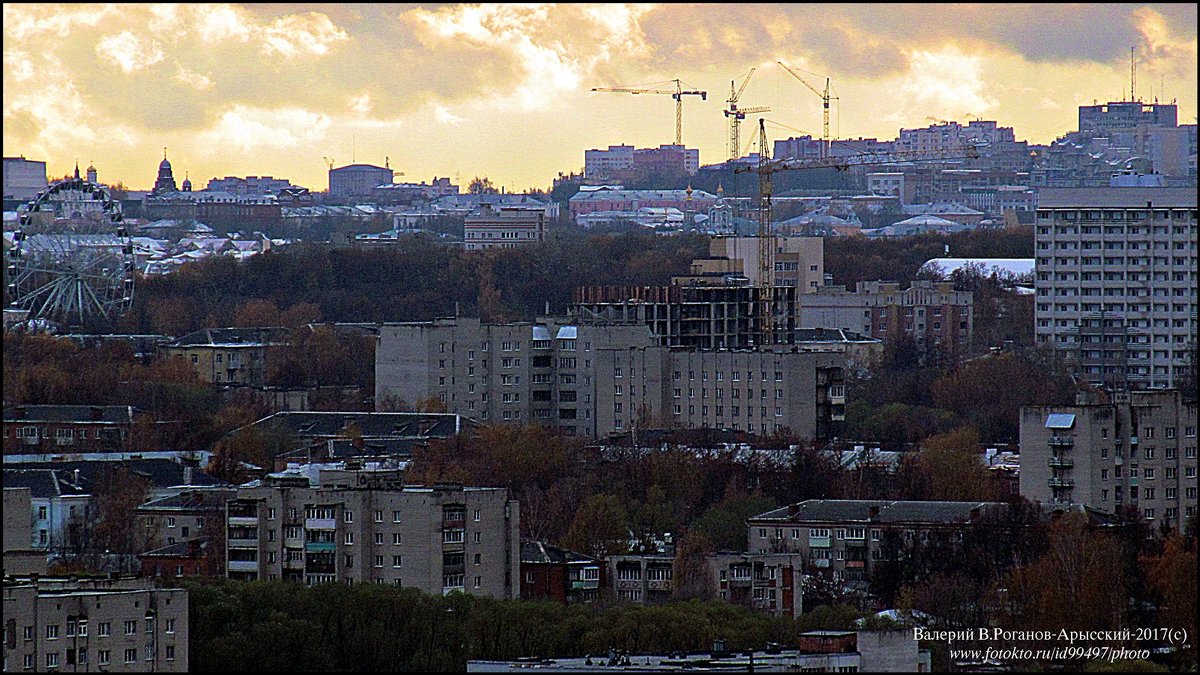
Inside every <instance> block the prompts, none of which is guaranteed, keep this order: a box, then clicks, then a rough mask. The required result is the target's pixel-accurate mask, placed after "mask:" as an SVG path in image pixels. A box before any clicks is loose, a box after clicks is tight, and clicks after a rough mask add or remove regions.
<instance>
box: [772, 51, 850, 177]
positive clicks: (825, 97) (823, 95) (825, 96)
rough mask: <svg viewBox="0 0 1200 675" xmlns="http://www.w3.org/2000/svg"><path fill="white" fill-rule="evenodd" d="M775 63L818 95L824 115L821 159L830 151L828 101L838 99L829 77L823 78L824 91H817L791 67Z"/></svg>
mask: <svg viewBox="0 0 1200 675" xmlns="http://www.w3.org/2000/svg"><path fill="white" fill-rule="evenodd" d="M776 63H778V64H779V65H781V66H783V69H784V70H786V71H788V72H789V73H791V75H792V77H794V78H796V79H797V80H800V83H801V84H803V85H804V86H806V87H808V88H809V89H810V90H812V93H814V94H816V95H817V96H818V97H820V99H821V107H822V110H823V115H824V126H823V133H822V135H821V158H822V159H823V158H825V157H828V156H829V151H830V147H829V102H830V101H831V100H833V101H837V100H839V99H838V97H837V96H834V95H833V94H831V93H830V87H829V78H828V77H827V78H825V91H824V92H822V91H819V90H818V89H817V88H816V87H814V86H812V85H811V84H809V83H808V81H807V80H805V79H804V78H803V77H800V74H799V73H797V72H796V71H795V70H792V69H791V67H789V66H788V65H787V64H786V63H784V62H783V61H776ZM839 119H840V118H839Z"/></svg>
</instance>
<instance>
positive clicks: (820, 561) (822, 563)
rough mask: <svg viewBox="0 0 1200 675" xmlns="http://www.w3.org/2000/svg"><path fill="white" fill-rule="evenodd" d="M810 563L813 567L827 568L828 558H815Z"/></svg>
mask: <svg viewBox="0 0 1200 675" xmlns="http://www.w3.org/2000/svg"><path fill="white" fill-rule="evenodd" d="M812 562H813V567H829V558H817V559H815V560H813V561H812Z"/></svg>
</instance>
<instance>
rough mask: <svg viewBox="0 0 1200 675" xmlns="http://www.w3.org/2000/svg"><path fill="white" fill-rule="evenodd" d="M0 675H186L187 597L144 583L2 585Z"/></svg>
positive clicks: (15, 581)
mask: <svg viewBox="0 0 1200 675" xmlns="http://www.w3.org/2000/svg"><path fill="white" fill-rule="evenodd" d="M4 631H5V638H6V639H5V642H4V671H5V672H18V671H24V672H43V673H44V672H93V671H98V672H102V673H186V672H187V670H188V595H187V591H186V590H185V589H182V588H155V587H154V582H153V581H151V580H148V579H110V578H101V579H87V578H77V577H71V578H37V577H29V578H17V577H9V578H6V579H5V580H4Z"/></svg>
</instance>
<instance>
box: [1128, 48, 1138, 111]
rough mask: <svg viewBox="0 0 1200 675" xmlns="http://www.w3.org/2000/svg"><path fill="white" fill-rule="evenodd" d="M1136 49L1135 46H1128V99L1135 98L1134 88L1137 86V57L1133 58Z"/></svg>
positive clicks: (1134, 99)
mask: <svg viewBox="0 0 1200 675" xmlns="http://www.w3.org/2000/svg"><path fill="white" fill-rule="evenodd" d="M1136 49H1137V47H1130V48H1129V100H1130V101H1136V100H1137V94H1136V93H1135V92H1136V88H1137V59H1136V58H1134V50H1136Z"/></svg>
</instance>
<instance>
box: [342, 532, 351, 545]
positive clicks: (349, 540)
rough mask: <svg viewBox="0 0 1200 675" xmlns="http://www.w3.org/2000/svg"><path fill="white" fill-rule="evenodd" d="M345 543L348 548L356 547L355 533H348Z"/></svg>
mask: <svg viewBox="0 0 1200 675" xmlns="http://www.w3.org/2000/svg"><path fill="white" fill-rule="evenodd" d="M343 541H344V542H345V544H346V545H347V546H353V545H354V533H353V532H347V533H346V538H345V539H344V540H343Z"/></svg>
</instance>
